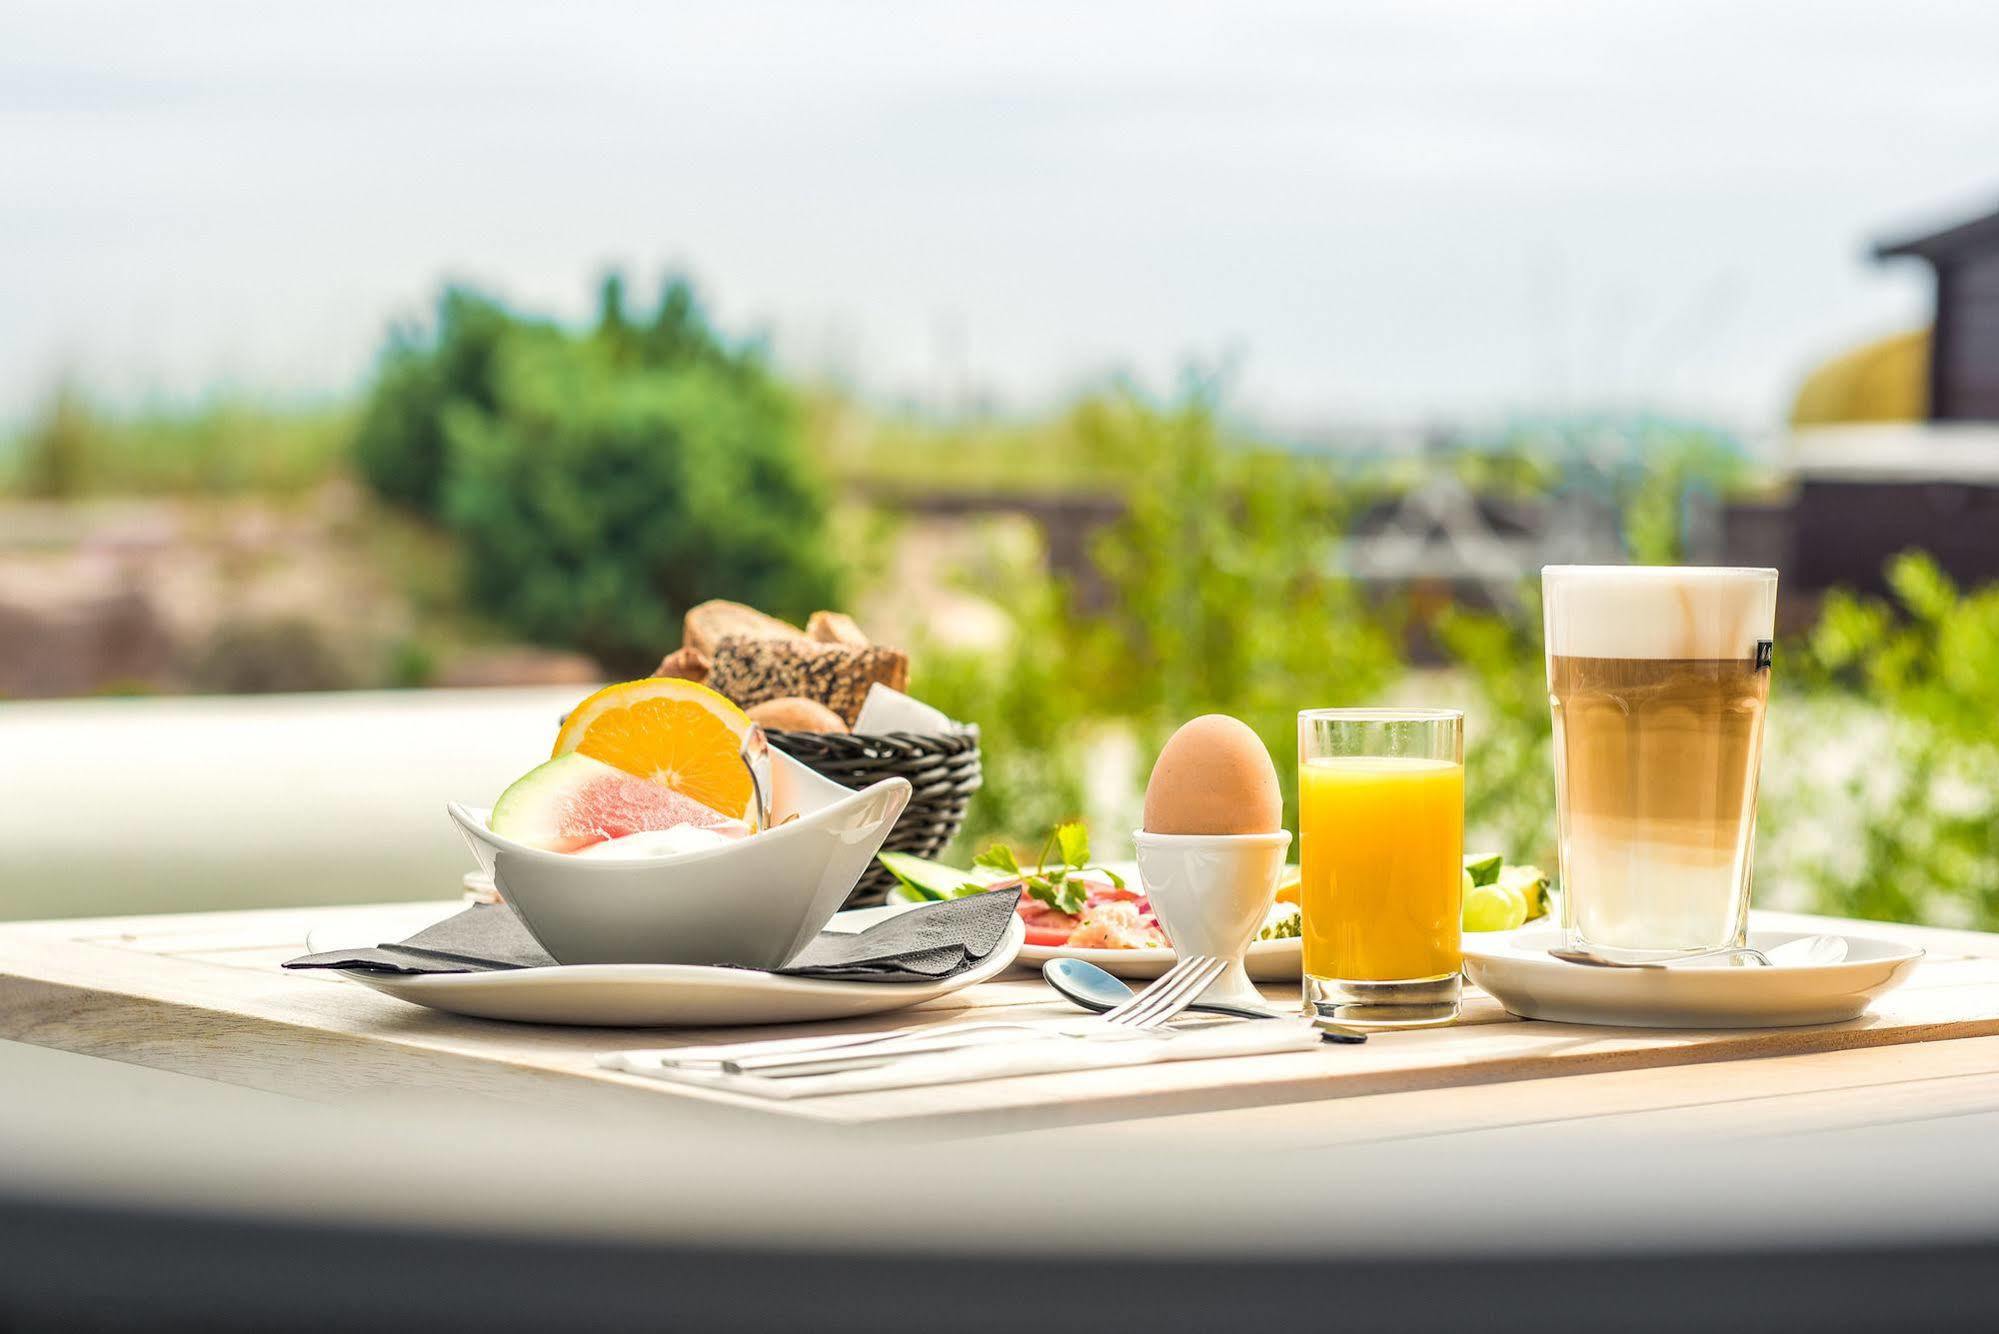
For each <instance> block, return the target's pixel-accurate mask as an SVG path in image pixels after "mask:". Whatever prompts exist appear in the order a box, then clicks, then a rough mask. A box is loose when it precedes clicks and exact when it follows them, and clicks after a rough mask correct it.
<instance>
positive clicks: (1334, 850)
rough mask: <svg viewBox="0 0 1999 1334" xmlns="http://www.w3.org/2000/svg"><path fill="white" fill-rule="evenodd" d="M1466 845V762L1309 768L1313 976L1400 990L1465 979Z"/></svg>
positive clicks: (1373, 760) (1307, 881)
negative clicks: (1461, 974)
mask: <svg viewBox="0 0 1999 1334" xmlns="http://www.w3.org/2000/svg"><path fill="white" fill-rule="evenodd" d="M1464 839H1465V770H1464V766H1463V765H1462V764H1454V763H1452V762H1451V761H1449V760H1434V759H1414V758H1404V757H1400V756H1385V755H1354V756H1341V757H1337V758H1314V759H1308V760H1306V761H1305V762H1304V763H1302V764H1301V765H1299V767H1298V860H1299V869H1300V871H1301V873H1302V874H1301V888H1300V894H1301V898H1300V902H1301V904H1302V906H1303V910H1304V914H1305V921H1304V928H1305V971H1306V973H1307V974H1309V975H1311V976H1313V977H1326V978H1340V979H1342V980H1345V981H1352V982H1393V981H1407V980H1413V979H1416V978H1435V977H1444V976H1447V975H1449V974H1453V973H1455V972H1457V970H1458V967H1459V965H1460V964H1461V963H1462V962H1463V959H1462V956H1461V955H1460V954H1459V950H1458V911H1459V903H1458V899H1459V896H1460V893H1461V889H1460V887H1461V886H1462V884H1463V881H1464Z"/></svg>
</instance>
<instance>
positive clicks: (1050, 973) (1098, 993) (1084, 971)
mask: <svg viewBox="0 0 1999 1334" xmlns="http://www.w3.org/2000/svg"><path fill="white" fill-rule="evenodd" d="M1041 976H1042V977H1043V978H1045V979H1047V982H1048V985H1049V986H1051V987H1053V988H1055V989H1056V990H1057V991H1059V992H1061V993H1062V994H1063V996H1065V997H1067V998H1068V999H1069V1000H1071V1001H1073V1002H1074V1003H1075V1004H1077V1005H1080V1006H1082V1007H1083V1008H1084V1009H1086V1010H1093V1011H1095V1012H1096V1013H1098V1014H1102V1013H1103V1012H1104V1011H1106V1010H1109V1009H1112V1008H1114V1007H1116V1006H1119V1005H1122V1004H1124V1002H1126V1001H1128V1000H1130V999H1131V997H1132V990H1131V988H1130V987H1128V986H1126V985H1125V984H1124V983H1123V981H1121V980H1120V979H1118V978H1116V977H1113V976H1112V975H1111V974H1110V973H1107V972H1105V971H1104V970H1103V969H1101V968H1099V967H1097V966H1096V965H1095V964H1093V963H1089V962H1087V961H1085V960H1082V959H1050V960H1049V961H1048V962H1047V963H1044V964H1042V965H1041ZM1187 1008H1188V1009H1190V1010H1200V1011H1202V1012H1204V1013H1207V1014H1226V1015H1229V1016H1232V1017H1233V1018H1237V1019H1285V1018H1290V1017H1291V1016H1288V1015H1283V1014H1279V1013H1278V1012H1277V1011H1276V1010H1259V1009H1255V1008H1252V1007H1250V1006H1247V1005H1224V1004H1221V1003H1220V1002H1208V1001H1196V1002H1195V1003H1194V1004H1192V1005H1190V1006H1188V1007H1187ZM1319 1031H1320V1033H1321V1034H1322V1035H1323V1036H1324V1038H1325V1040H1326V1041H1327V1042H1340V1043H1357V1042H1365V1041H1367V1035H1366V1034H1365V1033H1349V1032H1346V1031H1344V1030H1341V1029H1331V1028H1327V1027H1325V1025H1323V1024H1321V1025H1320V1027H1319Z"/></svg>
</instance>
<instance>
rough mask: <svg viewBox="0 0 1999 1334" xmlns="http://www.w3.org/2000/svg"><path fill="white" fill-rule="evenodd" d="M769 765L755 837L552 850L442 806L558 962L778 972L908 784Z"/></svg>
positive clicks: (843, 890)
mask: <svg viewBox="0 0 1999 1334" xmlns="http://www.w3.org/2000/svg"><path fill="white" fill-rule="evenodd" d="M771 761H772V773H771V777H772V786H773V788H774V791H773V793H772V802H771V806H772V817H773V825H772V827H771V828H770V829H767V830H764V831H762V832H760V833H756V834H741V833H737V834H736V836H734V837H731V836H730V835H731V833H734V832H735V831H731V830H728V829H725V828H707V829H702V828H694V827H690V826H678V827H675V828H671V829H663V830H650V831H646V832H644V833H640V834H631V835H627V836H625V837H623V838H617V839H610V840H606V841H603V842H600V843H596V844H593V845H591V846H590V847H588V848H584V849H579V850H577V851H574V852H553V851H549V850H547V849H544V848H537V847H532V846H529V845H527V844H524V843H520V842H516V841H515V840H513V839H510V838H507V837H505V836H503V835H500V834H496V833H494V832H493V831H492V829H491V827H490V821H491V817H492V812H491V811H490V810H488V809H484V808H478V807H471V806H466V805H462V804H460V803H457V802H453V803H451V804H450V805H449V806H448V807H447V808H446V809H447V810H448V812H449V814H450V816H451V819H452V821H453V823H455V824H456V825H457V826H458V828H459V831H460V833H462V834H463V835H464V836H465V839H466V842H467V844H468V845H469V846H470V847H471V849H472V853H473V855H474V856H475V857H477V858H478V859H479V863H480V865H481V866H482V867H483V868H485V869H487V870H489V871H491V872H492V874H493V878H494V881H495V883H496V884H497V885H498V887H499V891H500V894H501V896H502V897H503V898H504V899H505V900H506V901H507V902H508V903H509V904H511V905H512V906H513V909H514V911H515V913H516V914H518V915H519V917H520V919H521V922H522V924H523V925H525V926H526V927H527V929H528V931H529V933H530V934H532V935H533V936H534V938H535V939H536V940H537V941H539V942H540V943H541V946H542V948H543V949H545V950H547V951H548V952H549V954H550V955H551V956H552V957H553V958H554V959H555V960H556V961H557V962H558V963H565V964H588V963H650V964H731V965H736V966H738V967H744V968H763V969H769V968H777V967H781V966H782V965H783V964H784V963H786V962H787V961H788V960H789V959H790V958H791V957H792V956H793V955H795V954H796V953H798V951H799V950H801V949H803V948H804V947H805V944H806V942H807V941H809V940H811V939H812V938H813V937H814V936H815V935H817V934H818V933H819V931H820V929H821V928H823V927H824V926H825V925H826V923H827V922H828V921H830V920H831V919H832V916H833V914H834V913H835V912H837V911H839V908H840V905H841V904H842V903H843V902H845V900H846V898H847V895H848V894H850V893H852V892H853V889H854V886H855V885H856V884H858V883H859V882H860V878H861V876H862V875H863V874H864V873H866V871H867V869H868V867H869V865H870V864H872V862H873V861H874V856H875V853H876V852H877V851H878V850H880V848H881V845H882V842H883V841H884V840H885V839H886V838H887V837H888V835H889V831H890V830H891V829H893V828H894V827H895V822H896V820H897V818H898V817H899V816H901V814H902V812H903V808H904V807H906V806H907V805H908V804H909V797H910V786H909V782H908V780H907V779H903V778H886V779H883V780H882V781H881V782H879V783H876V784H874V785H872V786H870V787H867V788H863V789H862V790H860V791H858V792H855V791H850V790H849V789H847V788H844V787H841V786H840V785H839V784H838V783H835V782H833V781H831V780H830V779H826V778H822V777H820V776H819V775H818V774H816V773H814V772H813V771H812V770H810V769H808V768H806V767H805V766H804V765H802V764H800V763H798V762H797V761H796V760H794V759H792V758H791V757H790V756H788V755H785V754H783V753H782V752H773V753H772V755H771ZM620 845H624V846H620Z"/></svg>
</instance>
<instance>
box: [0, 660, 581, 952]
mask: <svg viewBox="0 0 1999 1334" xmlns="http://www.w3.org/2000/svg"><path fill="white" fill-rule="evenodd" d="M586 693H588V692H587V689H585V688H582V687H576V686H559V687H549V688H536V689H527V690H427V691H407V692H354V693H340V694H324V695H265V696H252V697H239V698H202V699H131V700H123V699H121V700H77V701H70V700H65V701H53V702H25V703H8V704H0V918H27V917H79V916H96V915H101V914H110V913H133V912H179V911H191V910H197V909H208V908H239V907H254V906H267V905H268V906H276V905H286V904H302V903H368V902H381V901H384V900H394V899H411V898H444V897H450V896H452V895H454V894H456V893H457V892H458V889H459V884H458V882H459V877H460V875H461V874H462V873H463V872H464V871H466V870H468V869H470V867H471V865H472V863H471V859H470V856H469V854H467V853H466V851H465V849H464V848H463V846H461V845H460V843H459V841H458V837H457V835H456V834H455V833H454V832H453V831H452V829H451V828H450V826H449V825H448V823H447V822H446V820H445V816H444V803H445V802H446V801H447V800H453V799H456V800H466V801H477V802H479V803H481V804H484V803H486V802H490V801H491V800H492V799H493V797H495V796H497V795H498V794H499V792H500V790H501V789H502V788H503V787H505V786H506V784H507V783H509V782H511V781H512V780H513V779H514V778H516V777H518V776H519V775H520V774H522V773H525V772H526V771H527V770H528V769H530V768H532V767H534V765H536V764H537V763H539V762H540V761H541V760H543V759H545V758H547V756H548V752H549V747H550V745H551V744H552V743H553V741H554V739H555V731H556V726H557V721H558V720H559V719H560V718H561V716H562V714H563V713H564V712H566V711H567V710H568V709H569V708H571V707H572V706H573V705H574V704H575V703H576V702H577V701H578V700H579V699H581V698H582V697H583V695H584V694H586Z"/></svg>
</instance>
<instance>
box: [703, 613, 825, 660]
mask: <svg viewBox="0 0 1999 1334" xmlns="http://www.w3.org/2000/svg"><path fill="white" fill-rule="evenodd" d="M804 638H805V632H804V631H803V630H801V629H799V628H798V627H797V626H795V625H793V624H792V623H791V622H790V621H780V620H779V619H777V617H775V616H766V615H764V614H763V613H762V612H760V611H758V610H757V609H756V608H755V607H745V606H744V605H743V604H742V603H740V602H724V601H722V600H721V599H720V598H717V599H715V600H714V601H711V602H704V603H702V604H701V605H700V606H698V607H690V608H688V609H687V618H686V620H685V621H684V622H683V623H682V625H681V632H680V642H681V646H682V647H684V648H691V649H695V650H698V651H699V652H701V653H704V654H706V655H707V656H708V657H710V658H713V657H714V656H715V652H716V650H717V649H719V648H720V647H721V644H722V641H723V640H725V639H804Z"/></svg>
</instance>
